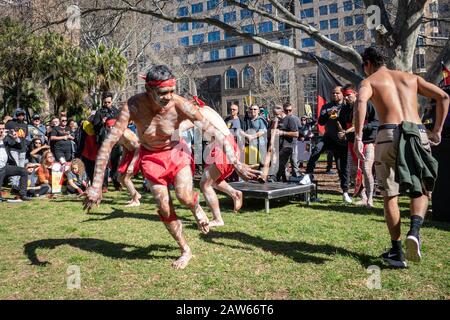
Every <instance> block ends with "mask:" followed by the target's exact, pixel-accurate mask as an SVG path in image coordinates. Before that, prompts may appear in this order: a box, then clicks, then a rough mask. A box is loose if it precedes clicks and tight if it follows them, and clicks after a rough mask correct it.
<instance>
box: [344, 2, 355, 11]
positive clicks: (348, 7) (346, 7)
mask: <svg viewBox="0 0 450 320" xmlns="http://www.w3.org/2000/svg"><path fill="white" fill-rule="evenodd" d="M352 10H353V3H352V2H351V1H344V11H352Z"/></svg>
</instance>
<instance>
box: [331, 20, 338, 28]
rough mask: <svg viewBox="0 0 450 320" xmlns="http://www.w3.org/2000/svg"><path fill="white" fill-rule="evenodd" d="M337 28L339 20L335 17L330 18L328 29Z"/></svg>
mask: <svg viewBox="0 0 450 320" xmlns="http://www.w3.org/2000/svg"><path fill="white" fill-rule="evenodd" d="M336 28H339V20H338V19H337V18H336V19H331V20H330V29H336Z"/></svg>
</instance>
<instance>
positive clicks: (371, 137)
mask: <svg viewBox="0 0 450 320" xmlns="http://www.w3.org/2000/svg"><path fill="white" fill-rule="evenodd" d="M339 118H341V122H344V123H345V127H343V128H344V129H348V128H350V127H351V126H352V125H353V108H352V107H351V106H350V105H348V104H345V105H344V106H343V107H342V109H341V112H340V114H339ZM378 125H379V122H378V116H377V113H376V111H375V108H374V106H373V105H372V103H371V102H367V112H366V118H365V119H364V126H363V137H362V141H363V143H364V144H368V143H374V142H375V138H376V137H377V131H378ZM346 136H347V140H348V141H350V142H353V141H354V140H355V133H354V132H350V133H347V135H346Z"/></svg>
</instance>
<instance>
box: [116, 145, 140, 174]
mask: <svg viewBox="0 0 450 320" xmlns="http://www.w3.org/2000/svg"><path fill="white" fill-rule="evenodd" d="M133 157H134V151H128V150H126V151H125V153H124V155H123V156H122V161H121V162H120V164H119V168H118V169H117V171H118V172H119V173H122V174H125V173H126V172H127V170H128V167H129V166H130V164H131V161H132V160H133ZM139 160H140V159H139V156H138V158H137V159H136V162H135V163H134V168H133V176H135V175H137V174H138V172H139Z"/></svg>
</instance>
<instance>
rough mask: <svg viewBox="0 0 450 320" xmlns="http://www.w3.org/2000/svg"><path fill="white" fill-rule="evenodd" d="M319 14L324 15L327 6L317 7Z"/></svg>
mask: <svg viewBox="0 0 450 320" xmlns="http://www.w3.org/2000/svg"><path fill="white" fill-rule="evenodd" d="M319 14H320V15H321V16H326V15H327V14H328V6H320V7H319Z"/></svg>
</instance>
